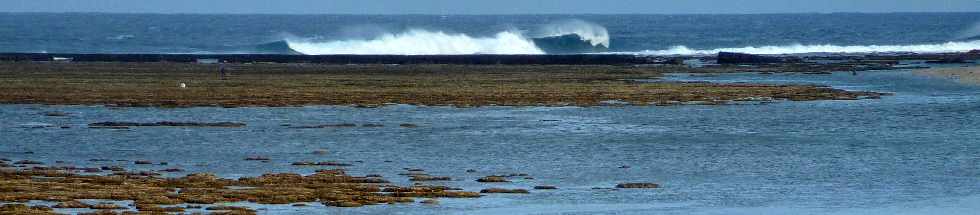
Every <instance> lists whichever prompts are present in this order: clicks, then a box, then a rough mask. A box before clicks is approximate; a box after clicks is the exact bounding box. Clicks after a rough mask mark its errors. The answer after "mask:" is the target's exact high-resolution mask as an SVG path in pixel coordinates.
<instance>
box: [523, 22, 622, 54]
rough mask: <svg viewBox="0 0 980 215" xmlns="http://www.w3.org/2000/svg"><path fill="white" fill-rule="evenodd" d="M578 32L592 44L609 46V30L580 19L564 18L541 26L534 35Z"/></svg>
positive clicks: (547, 35)
mask: <svg viewBox="0 0 980 215" xmlns="http://www.w3.org/2000/svg"><path fill="white" fill-rule="evenodd" d="M570 34H578V35H579V36H580V37H582V40H584V41H587V42H590V43H592V46H598V45H603V46H605V47H606V48H609V30H607V29H606V27H603V26H601V25H598V24H595V23H591V22H586V21H582V20H577V19H573V20H566V21H561V22H556V23H552V24H548V25H544V26H541V28H540V29H538V31H537V33H536V34H535V37H557V36H563V35H570Z"/></svg>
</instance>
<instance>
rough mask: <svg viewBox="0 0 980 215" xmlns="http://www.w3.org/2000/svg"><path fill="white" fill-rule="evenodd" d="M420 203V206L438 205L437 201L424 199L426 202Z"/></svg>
mask: <svg viewBox="0 0 980 215" xmlns="http://www.w3.org/2000/svg"><path fill="white" fill-rule="evenodd" d="M421 203H422V204H427V205H435V204H439V200H438V199H426V200H422V202H421Z"/></svg>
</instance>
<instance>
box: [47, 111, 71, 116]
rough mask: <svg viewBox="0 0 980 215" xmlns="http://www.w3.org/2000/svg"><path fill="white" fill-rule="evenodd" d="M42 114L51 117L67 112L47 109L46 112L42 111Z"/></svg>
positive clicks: (64, 114)
mask: <svg viewBox="0 0 980 215" xmlns="http://www.w3.org/2000/svg"><path fill="white" fill-rule="evenodd" d="M43 114H44V115H45V116H52V117H65V116H68V115H69V113H67V112H61V111H48V112H44V113H43Z"/></svg>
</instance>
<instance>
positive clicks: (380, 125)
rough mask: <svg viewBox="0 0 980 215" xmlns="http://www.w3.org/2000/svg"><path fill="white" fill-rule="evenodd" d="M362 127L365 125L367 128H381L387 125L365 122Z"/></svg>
mask: <svg viewBox="0 0 980 215" xmlns="http://www.w3.org/2000/svg"><path fill="white" fill-rule="evenodd" d="M361 127H365V128H380V127H385V125H382V124H363V125H361Z"/></svg>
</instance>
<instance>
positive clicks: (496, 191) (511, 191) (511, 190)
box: [480, 188, 531, 194]
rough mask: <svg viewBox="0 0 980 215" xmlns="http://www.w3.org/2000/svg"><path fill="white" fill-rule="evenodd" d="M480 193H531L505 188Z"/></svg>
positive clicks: (490, 189) (485, 190) (484, 190)
mask: <svg viewBox="0 0 980 215" xmlns="http://www.w3.org/2000/svg"><path fill="white" fill-rule="evenodd" d="M480 193H513V194H528V193H531V192H529V191H527V190H525V189H504V188H487V189H483V190H480Z"/></svg>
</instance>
